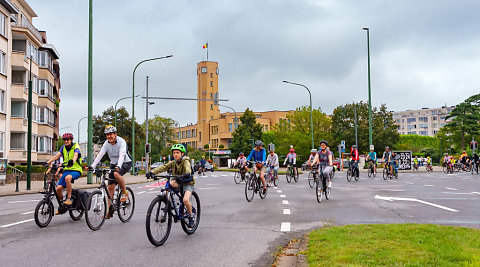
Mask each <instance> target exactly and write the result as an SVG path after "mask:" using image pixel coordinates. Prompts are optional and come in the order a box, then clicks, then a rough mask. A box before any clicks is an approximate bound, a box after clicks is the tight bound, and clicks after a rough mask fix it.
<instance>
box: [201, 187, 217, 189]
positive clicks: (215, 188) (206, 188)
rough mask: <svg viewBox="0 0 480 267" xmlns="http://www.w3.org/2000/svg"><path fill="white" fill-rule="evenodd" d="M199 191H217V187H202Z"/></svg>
mask: <svg viewBox="0 0 480 267" xmlns="http://www.w3.org/2000/svg"><path fill="white" fill-rule="evenodd" d="M198 189H201V190H210V189H217V188H216V187H200V188H198Z"/></svg>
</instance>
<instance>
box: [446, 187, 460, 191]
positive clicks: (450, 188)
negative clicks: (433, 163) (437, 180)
mask: <svg viewBox="0 0 480 267" xmlns="http://www.w3.org/2000/svg"><path fill="white" fill-rule="evenodd" d="M445 189H447V190H453V191H458V189H456V188H452V187H445Z"/></svg>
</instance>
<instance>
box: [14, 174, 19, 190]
mask: <svg viewBox="0 0 480 267" xmlns="http://www.w3.org/2000/svg"><path fill="white" fill-rule="evenodd" d="M18 191H19V190H18V175H17V182H16V183H15V192H18Z"/></svg>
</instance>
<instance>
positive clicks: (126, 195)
mask: <svg viewBox="0 0 480 267" xmlns="http://www.w3.org/2000/svg"><path fill="white" fill-rule="evenodd" d="M127 199H128V192H127V191H124V192H123V194H122V197H121V198H120V201H121V202H125V201H127Z"/></svg>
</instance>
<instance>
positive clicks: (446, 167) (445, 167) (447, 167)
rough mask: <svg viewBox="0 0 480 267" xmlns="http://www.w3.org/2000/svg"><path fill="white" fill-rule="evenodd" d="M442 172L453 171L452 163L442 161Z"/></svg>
mask: <svg viewBox="0 0 480 267" xmlns="http://www.w3.org/2000/svg"><path fill="white" fill-rule="evenodd" d="M443 173H445V174H449V173H453V164H452V163H450V162H449V163H445V162H444V163H443Z"/></svg>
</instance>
